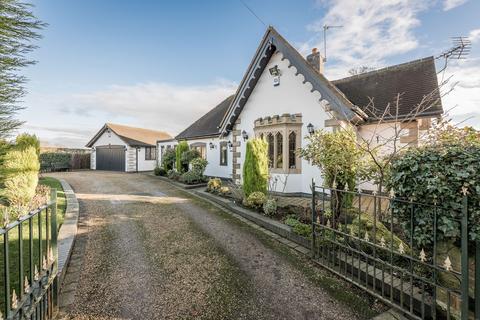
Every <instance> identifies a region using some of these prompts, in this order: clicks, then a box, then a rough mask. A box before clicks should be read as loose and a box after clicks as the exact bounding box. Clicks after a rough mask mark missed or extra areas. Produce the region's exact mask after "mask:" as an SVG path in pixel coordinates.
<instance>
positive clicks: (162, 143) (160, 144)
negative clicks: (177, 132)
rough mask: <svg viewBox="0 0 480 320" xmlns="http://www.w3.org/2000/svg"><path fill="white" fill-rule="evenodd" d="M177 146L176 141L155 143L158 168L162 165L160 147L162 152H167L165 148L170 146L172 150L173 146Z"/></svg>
mask: <svg viewBox="0 0 480 320" xmlns="http://www.w3.org/2000/svg"><path fill="white" fill-rule="evenodd" d="M177 144H178V142H177V141H162V142H157V152H158V156H157V163H158V165H159V166H161V165H162V155H161V153H162V146H163V147H164V151H166V150H167V146H170V147H171V148H173V147H174V146H176V145H177Z"/></svg>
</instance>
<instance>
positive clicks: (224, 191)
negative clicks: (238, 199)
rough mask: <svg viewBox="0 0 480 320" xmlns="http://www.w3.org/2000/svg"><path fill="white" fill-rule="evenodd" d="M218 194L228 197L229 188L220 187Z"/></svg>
mask: <svg viewBox="0 0 480 320" xmlns="http://www.w3.org/2000/svg"><path fill="white" fill-rule="evenodd" d="M218 193H219V194H221V195H222V196H228V195H230V194H231V193H232V192H231V190H230V188H229V187H220V189H219V190H218Z"/></svg>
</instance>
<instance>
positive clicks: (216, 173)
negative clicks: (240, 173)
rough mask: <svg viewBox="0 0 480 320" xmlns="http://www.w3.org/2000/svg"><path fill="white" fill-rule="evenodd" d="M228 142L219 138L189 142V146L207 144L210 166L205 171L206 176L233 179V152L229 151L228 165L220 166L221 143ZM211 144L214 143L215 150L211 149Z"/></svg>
mask: <svg viewBox="0 0 480 320" xmlns="http://www.w3.org/2000/svg"><path fill="white" fill-rule="evenodd" d="M222 141H225V142H227V141H228V139H227V138H225V139H219V138H206V139H195V140H188V141H187V142H188V145H191V144H193V143H199V142H200V143H205V144H206V150H207V159H206V160H207V161H208V165H207V168H206V169H205V175H206V176H210V177H220V178H232V152H231V151H230V150H228V152H227V165H226V166H221V165H220V142H222ZM210 142H212V143H213V145H214V148H213V149H210V145H209V144H210Z"/></svg>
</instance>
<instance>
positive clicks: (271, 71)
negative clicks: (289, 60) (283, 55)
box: [268, 65, 280, 77]
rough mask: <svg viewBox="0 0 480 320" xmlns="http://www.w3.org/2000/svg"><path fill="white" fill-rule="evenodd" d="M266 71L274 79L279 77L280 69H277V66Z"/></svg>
mask: <svg viewBox="0 0 480 320" xmlns="http://www.w3.org/2000/svg"><path fill="white" fill-rule="evenodd" d="M268 71H270V74H271V75H272V76H274V77H277V76H279V75H280V69H278V66H277V65H275V66H274V67H272V68H270V69H268Z"/></svg>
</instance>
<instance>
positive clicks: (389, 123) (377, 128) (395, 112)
mask: <svg viewBox="0 0 480 320" xmlns="http://www.w3.org/2000/svg"><path fill="white" fill-rule="evenodd" d="M450 79H451V77H450V78H448V79H446V80H444V81H443V82H442V83H440V84H439V86H438V88H436V89H434V90H433V91H432V92H430V93H428V94H427V95H425V96H424V97H423V98H422V99H421V101H420V102H419V103H418V104H416V105H415V106H413V107H412V108H409V109H410V111H409V112H408V113H407V114H404V113H401V110H400V105H401V100H402V96H403V95H404V94H405V93H398V94H397V95H396V96H395V99H394V101H393V102H392V103H389V104H387V105H386V106H384V107H383V106H381V107H378V106H376V105H375V103H374V99H373V98H369V103H368V105H367V106H366V107H364V108H363V111H364V112H365V113H366V114H367V115H368V119H369V122H370V123H371V125H369V126H368V128H369V132H368V134H362V133H361V132H359V134H357V147H358V148H359V149H360V150H362V151H363V152H364V153H365V154H366V155H368V157H369V160H370V161H369V162H370V163H371V164H372V167H373V168H372V169H373V170H372V171H373V175H372V177H371V178H373V180H374V182H375V183H376V190H375V191H376V192H378V193H382V192H383V191H384V190H383V189H384V184H385V178H386V174H387V170H388V168H389V167H390V165H391V163H392V161H393V160H394V159H395V157H396V156H397V155H398V154H399V153H400V152H402V151H404V150H405V149H406V148H409V147H411V146H412V145H416V144H417V143H418V142H419V141H421V140H422V138H423V136H425V135H426V134H427V132H428V130H427V129H428V128H429V127H430V125H431V123H429V122H430V121H431V118H428V117H423V119H422V120H421V121H424V122H425V123H419V119H421V118H422V115H424V114H428V112H429V111H431V110H432V108H434V107H435V106H436V105H438V103H439V102H440V100H441V99H442V98H443V97H444V96H446V95H448V94H449V93H450V92H452V90H453V89H454V87H455V84H454V85H452V86H450V88H448V89H447V90H445V91H443V90H442V89H443V88H446V87H447V84H448V83H449V81H450ZM331 115H332V117H333V118H334V119H336V120H337V121H342V119H343V118H344V117H343V116H346V114H343V115H341V114H335V113H333V112H331ZM440 120H441V117H439V118H438V119H433V121H440ZM339 127H340V128H341V129H343V127H342V126H339ZM360 128H361V129H360V131H361V130H362V129H363V130H366V127H360ZM411 130H412V132H414V133H415V135H414V136H412V135H409V133H410V131H411ZM402 137H410V138H411V141H407V142H402Z"/></svg>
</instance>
